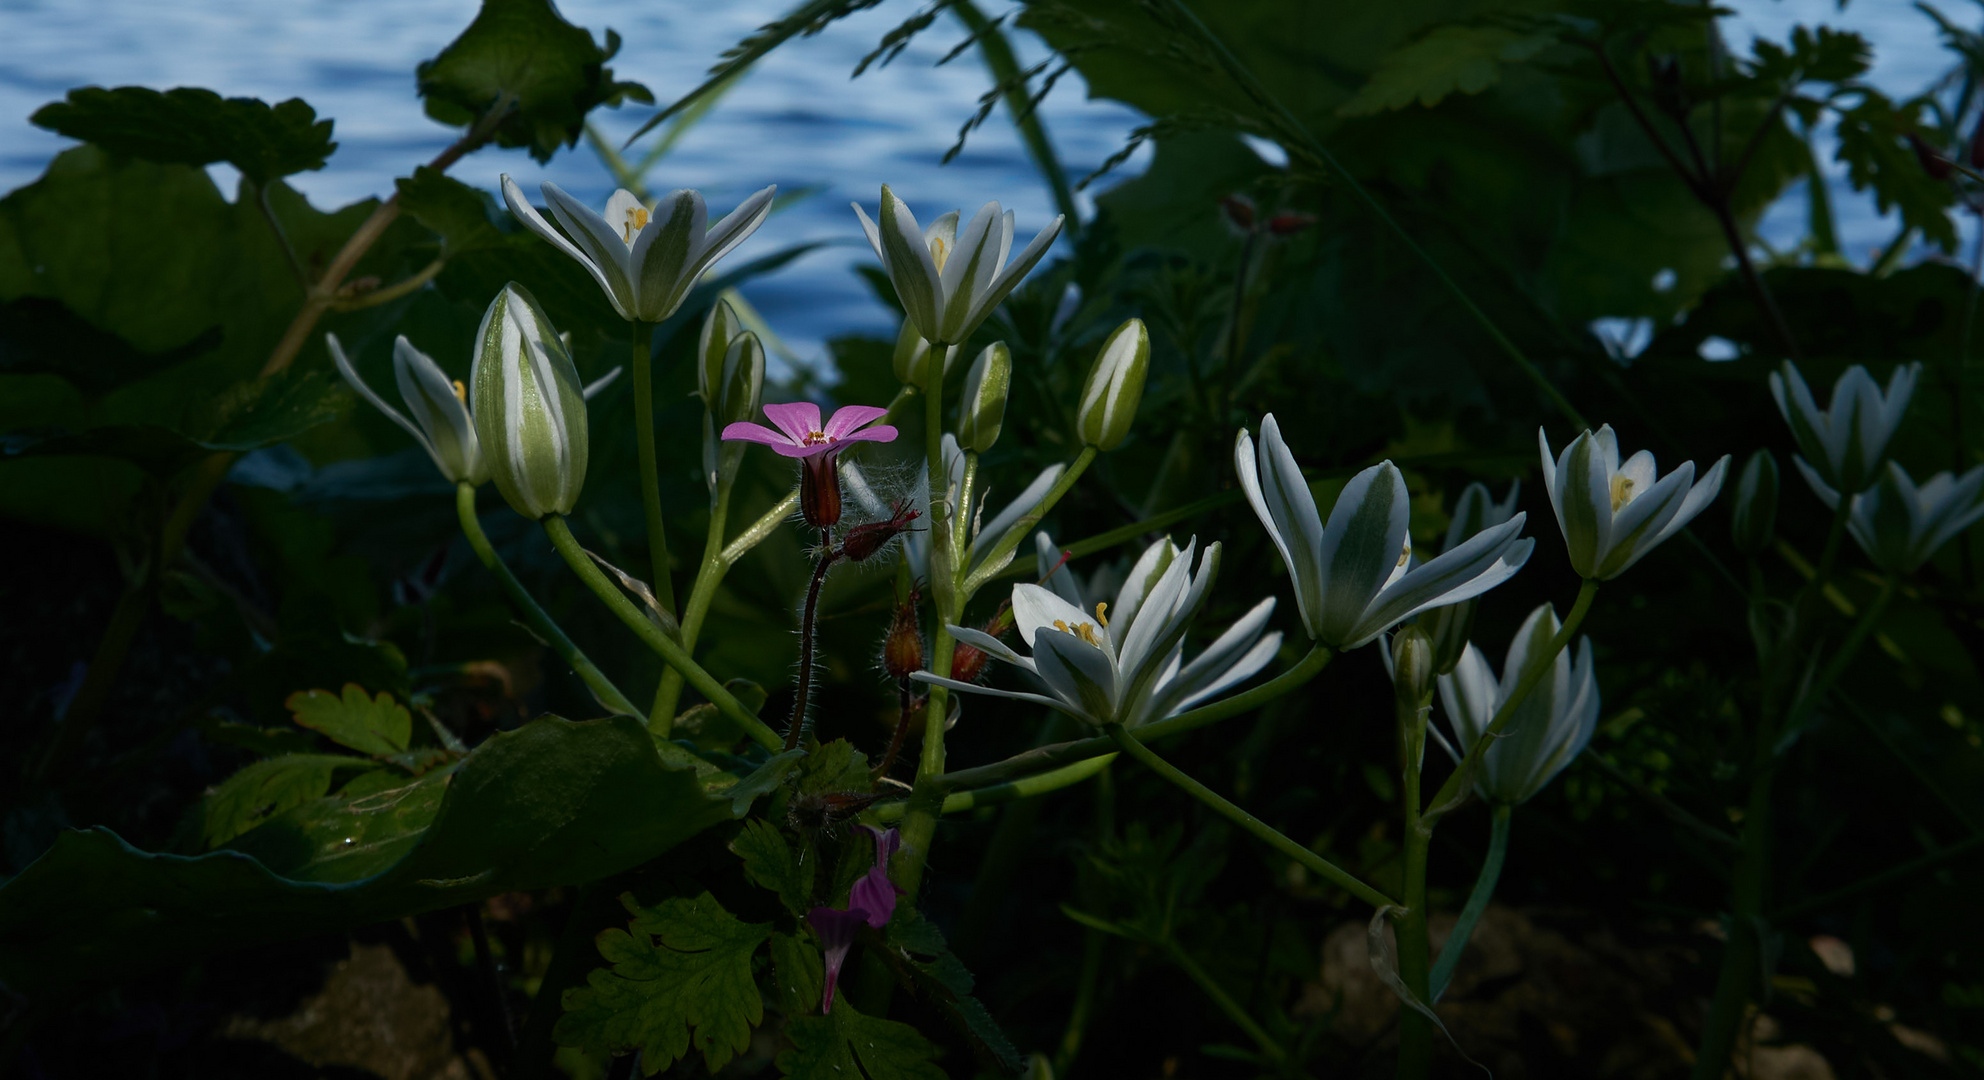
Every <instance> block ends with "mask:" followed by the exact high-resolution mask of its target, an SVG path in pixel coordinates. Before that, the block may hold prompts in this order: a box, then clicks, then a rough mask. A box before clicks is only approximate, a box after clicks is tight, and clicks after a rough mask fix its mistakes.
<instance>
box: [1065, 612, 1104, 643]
mask: <svg viewBox="0 0 1984 1080" xmlns="http://www.w3.org/2000/svg"><path fill="white" fill-rule="evenodd" d="M1054 629H1056V630H1059V631H1061V632H1062V633H1064V634H1073V635H1075V636H1076V637H1078V638H1081V639H1082V640H1083V641H1086V642H1088V643H1089V644H1090V645H1093V646H1095V647H1096V648H1098V649H1100V648H1102V642H1101V641H1100V640H1099V639H1098V638H1097V637H1096V636H1095V624H1094V623H1076V624H1075V625H1073V626H1069V625H1068V624H1067V622H1066V620H1063V619H1055V620H1054Z"/></svg>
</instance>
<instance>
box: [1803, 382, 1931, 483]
mask: <svg viewBox="0 0 1984 1080" xmlns="http://www.w3.org/2000/svg"><path fill="white" fill-rule="evenodd" d="M1921 373H1922V365H1921V364H1900V365H1897V366H1896V367H1895V369H1894V374H1893V375H1890V376H1889V377H1888V389H1887V392H1886V393H1885V394H1883V393H1882V392H1881V388H1880V387H1879V386H1878V385H1876V384H1875V382H1874V377H1873V376H1872V375H1869V374H1867V369H1866V368H1864V367H1862V366H1860V365H1859V364H1855V365H1853V366H1852V367H1850V368H1847V369H1846V370H1845V371H1844V372H1841V373H1840V376H1839V381H1838V382H1835V383H1833V387H1832V404H1831V405H1830V406H1829V407H1827V408H1824V409H1821V408H1819V405H1818V402H1817V401H1814V400H1813V398H1812V391H1811V388H1810V387H1808V386H1806V385H1805V377H1804V376H1803V375H1800V374H1799V373H1798V366H1797V365H1796V364H1793V363H1792V362H1791V361H1789V360H1786V361H1785V362H1784V367H1783V368H1782V369H1781V370H1780V371H1773V372H1771V373H1770V396H1771V397H1773V398H1776V399H1777V411H1778V412H1780V413H1783V414H1784V421H1785V423H1787V424H1790V425H1791V435H1792V437H1793V438H1795V439H1796V440H1798V450H1799V452H1800V453H1802V454H1803V455H1804V457H1805V459H1806V460H1807V461H1808V462H1810V463H1811V466H1812V468H1813V470H1815V471H1816V472H1817V473H1818V475H1819V477H1820V478H1821V479H1823V480H1824V481H1825V482H1826V486H1828V487H1830V488H1832V489H1833V490H1834V491H1845V492H1849V493H1858V492H1860V491H1864V490H1866V488H1867V487H1868V485H1870V484H1872V483H1874V482H1875V481H1876V480H1877V479H1878V478H1879V477H1880V469H1881V463H1882V462H1884V461H1886V460H1887V453H1888V443H1889V442H1890V441H1892V440H1893V438H1894V433H1895V429H1896V428H1898V427H1900V426H1901V418H1902V415H1903V414H1904V413H1906V412H1907V411H1908V399H1909V398H1910V397H1913V396H1914V394H1915V379H1916V377H1917V376H1918V375H1920V374H1921Z"/></svg>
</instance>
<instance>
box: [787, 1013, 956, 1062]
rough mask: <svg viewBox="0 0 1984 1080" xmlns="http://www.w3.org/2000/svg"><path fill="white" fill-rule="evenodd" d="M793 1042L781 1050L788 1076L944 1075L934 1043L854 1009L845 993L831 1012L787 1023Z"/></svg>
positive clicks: (912, 1029) (788, 1033)
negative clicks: (938, 1065) (937, 1060)
mask: <svg viewBox="0 0 1984 1080" xmlns="http://www.w3.org/2000/svg"><path fill="white" fill-rule="evenodd" d="M785 1034H786V1037H787V1038H788V1039H791V1040H792V1048H791V1049H789V1050H786V1051H784V1052H782V1053H780V1054H779V1056H778V1068H779V1071H780V1072H782V1073H784V1074H785V1075H787V1076H799V1077H806V1078H808V1080H811V1078H813V1077H827V1076H844V1077H850V1078H853V1077H861V1076H866V1077H867V1078H868V1080H945V1077H944V1070H942V1069H940V1068H938V1067H937V1065H936V1063H935V1062H934V1061H933V1060H931V1059H933V1058H935V1057H936V1056H937V1048H936V1047H935V1046H933V1045H932V1044H931V1042H930V1040H928V1039H926V1038H924V1037H923V1033H922V1032H920V1031H917V1030H916V1029H915V1028H913V1027H910V1026H909V1025H908V1024H902V1023H897V1022H896V1021H894V1020H883V1019H880V1018H878V1017H873V1016H864V1015H862V1014H861V1013H860V1012H857V1011H856V1010H855V1008H854V1004H853V1003H852V1002H850V1001H848V1000H847V995H846V994H836V995H835V996H834V1011H833V1015H831V1016H801V1017H798V1018H796V1019H794V1020H793V1021H792V1022H791V1023H789V1024H787V1025H786V1026H785Z"/></svg>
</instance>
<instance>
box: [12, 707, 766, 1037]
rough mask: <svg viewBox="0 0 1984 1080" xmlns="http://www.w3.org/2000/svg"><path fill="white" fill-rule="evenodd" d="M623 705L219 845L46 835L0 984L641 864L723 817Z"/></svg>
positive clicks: (74, 983)
mask: <svg viewBox="0 0 1984 1080" xmlns="http://www.w3.org/2000/svg"><path fill="white" fill-rule="evenodd" d="M730 806H731V804H730V800H729V797H728V796H727V795H712V794H711V793H710V792H708V791H706V790H705V787H704V785H702V784H699V783H698V782H697V781H696V780H695V778H694V777H693V776H691V775H690V774H689V773H688V772H687V771H684V770H674V769H669V768H667V767H666V766H664V765H663V764H662V761H661V759H660V758H659V757H658V756H656V754H655V744H654V739H653V738H652V737H651V736H649V735H648V732H647V729H646V728H645V727H644V726H642V724H641V723H640V722H639V721H637V720H634V719H632V718H630V717H614V718H610V719H605V720H592V721H584V722H576V723H575V722H572V721H568V720H561V719H559V718H557V717H542V718H539V719H537V720H533V721H531V722H530V723H528V724H525V725H524V726H523V727H520V728H518V729H516V730H515V731H506V732H501V733H498V734H496V735H493V736H491V737H490V738H489V739H488V740H487V741H485V742H484V743H483V744H482V745H481V746H478V747H477V748H476V749H475V751H474V752H473V753H471V754H470V755H469V756H468V757H467V758H465V759H463V760H462V762H461V763H460V764H459V765H457V766H455V767H453V768H452V769H450V770H437V771H435V772H430V773H428V774H427V775H426V776H424V777H421V778H420V779H419V780H416V781H414V782H412V783H410V784H407V785H406V786H404V787H401V788H398V789H395V790H393V791H388V792H381V793H377V794H373V795H370V796H367V797H366V798H364V799H358V800H345V799H341V798H339V797H338V796H335V795H332V796H326V797H325V798H323V799H318V800H316V801H314V802H309V803H305V804H303V805H301V806H297V807H295V808H293V809H291V810H289V811H286V812H284V813H282V814H278V815H276V816H275V817H273V818H271V819H270V820H268V821H267V822H265V823H263V824H262V825H261V826H260V827H259V828H256V829H254V830H252V831H251V832H248V833H245V834H243V835H242V836H240V837H238V838H237V839H236V840H235V842H234V843H233V844H232V845H231V846H230V848H228V849H223V850H220V851H215V852H211V853H209V854H206V855H200V856H193V857H187V856H180V855H161V854H154V853H151V852H145V851H140V850H138V849H136V848H134V847H132V846H130V845H129V844H127V843H125V842H124V841H123V840H121V839H119V838H118V837H117V835H116V834H114V833H112V832H110V831H109V830H107V829H100V828H99V829H87V830H80V831H70V832H65V833H63V834H61V835H60V836H59V837H58V838H57V839H56V842H55V845H54V846H53V847H52V848H50V849H49V850H48V852H47V853H45V854H44V855H42V857H41V858H40V859H39V860H37V861H35V862H34V863H33V864H31V865H30V866H28V867H27V869H25V870H23V871H21V873H20V874H19V875H17V876H15V877H14V878H12V879H11V880H9V881H8V882H7V883H6V884H5V885H0V982H4V983H5V984H6V985H7V986H8V987H9V988H11V989H12V990H14V991H15V992H17V993H20V994H23V995H26V996H27V997H28V998H30V999H31V1000H44V999H53V998H56V997H60V996H62V995H64V994H67V993H71V992H73V991H75V990H76V989H79V988H81V987H84V986H87V985H89V984H91V983H93V982H97V981H100V980H108V979H114V978H120V977H125V976H129V975H131V974H134V973H137V972H141V971H144V970H147V969H149V968H152V967H156V966H159V965H163V964H171V963H183V962H185V961H187V960H189V959H192V958H194V957H197V956H200V955H202V954H204V953H207V952H212V951H215V950H219V949H234V948H246V947H252V946H256V945H262V944H266V943H268V942H273V941H284V940H289V939H293V938H299V937H306V936H309V935H312V934H321V933H326V932H329V931H334V930H339V929H343V928H346V927H351V926H362V925H365V924H367V923H374V922H379V921H382V920H386V919H397V918H400V917H401V916H404V915H411V914H417V913H419V912H423V911H433V910H436V909H438V908H444V907H451V906H454V905H458V904H464V903H470V902H474V901H477V900H480V899H484V898H487V897H490V896H495V895H497V894H499V893H504V892H513V891H519V890H528V889H544V888H550V887H552V886H558V885H575V884H578V883H580V882H586V881H593V880H596V879H598V878H601V877H605V876H607V875H609V874H616V873H619V872H620V871H622V870H625V869H627V868H629V867H632V866H636V865H639V864H640V863H643V862H646V861H648V860H649V859H652V858H654V857H655V856H656V855H659V854H661V853H662V852H665V851H667V850H669V849H670V848H672V847H674V846H675V845H676V844H679V843H681V842H682V841H683V840H686V839H688V838H689V837H691V836H694V835H696V834H697V833H700V832H702V831H703V830H704V829H706V828H709V827H710V826H711V825H714V824H716V823H717V822H720V821H727V820H730V819H731V811H730Z"/></svg>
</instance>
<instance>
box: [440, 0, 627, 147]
mask: <svg viewBox="0 0 1984 1080" xmlns="http://www.w3.org/2000/svg"><path fill="white" fill-rule="evenodd" d="M619 48H620V37H619V35H617V34H615V33H614V32H613V31H611V30H609V31H607V32H606V48H605V49H601V48H600V47H599V46H598V45H597V44H595V43H594V42H593V39H592V35H591V34H590V33H587V32H586V31H585V30H584V29H582V28H580V27H577V26H573V25H572V24H571V23H568V22H566V21H565V19H564V17H563V16H561V15H559V14H558V9H557V8H555V7H553V6H552V5H551V3H550V0H483V4H482V10H481V11H480V12H478V13H477V14H476V17H475V21H474V22H472V23H470V24H469V25H468V29H467V30H464V31H462V35H461V36H460V37H458V38H456V39H455V40H454V42H453V43H451V44H450V45H449V46H448V47H447V48H445V49H443V50H441V54H440V55H439V56H436V57H435V58H434V59H432V60H428V61H426V62H424V63H422V64H421V65H420V68H419V70H418V75H419V80H420V96H421V97H423V98H425V99H426V101H427V115H428V116H431V117H433V118H434V119H436V120H439V121H440V122H442V123H444V124H450V125H454V126H456V127H465V126H467V125H469V124H472V123H475V122H476V121H477V120H478V119H480V118H481V117H482V116H483V115H484V114H485V113H487V112H488V111H489V110H490V109H492V108H494V107H495V106H496V105H497V103H498V101H499V100H506V101H507V102H508V104H507V106H506V108H507V111H506V113H505V115H504V119H503V120H502V121H501V123H500V124H499V125H498V126H497V128H496V142H497V144H498V145H499V146H512V147H516V146H520V147H525V148H527V149H529V150H530V154H531V156H532V157H534V158H536V159H537V160H539V161H549V160H551V155H552V154H553V153H556V152H557V150H558V148H559V147H560V146H572V145H574V144H576V143H577V142H578V139H579V135H580V133H581V131H582V129H583V128H584V127H585V120H586V114H587V113H588V112H591V111H592V110H593V108H594V107H596V106H599V105H614V106H617V105H619V104H620V103H621V102H622V101H623V100H627V99H632V100H634V101H639V102H644V103H647V104H653V103H654V95H652V94H650V93H648V91H647V88H646V87H644V86H642V85H641V84H639V83H634V82H614V81H613V71H612V69H611V68H608V67H606V66H605V64H606V61H607V60H609V59H611V58H612V56H613V54H614V53H615V52H618V51H619Z"/></svg>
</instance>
